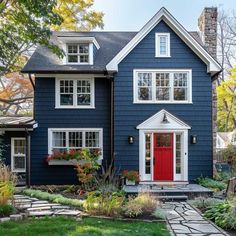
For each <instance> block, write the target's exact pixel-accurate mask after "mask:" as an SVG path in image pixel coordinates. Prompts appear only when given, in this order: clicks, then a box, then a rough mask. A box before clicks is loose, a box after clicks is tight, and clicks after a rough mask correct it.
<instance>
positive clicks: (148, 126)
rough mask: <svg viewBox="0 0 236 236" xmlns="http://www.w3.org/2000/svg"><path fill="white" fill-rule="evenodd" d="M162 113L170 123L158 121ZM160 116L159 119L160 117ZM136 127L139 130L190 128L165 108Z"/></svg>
mask: <svg viewBox="0 0 236 236" xmlns="http://www.w3.org/2000/svg"><path fill="white" fill-rule="evenodd" d="M164 114H166V117H167V119H168V120H170V123H168V124H162V123H161V122H160V121H161V119H162V118H163V116H164ZM160 118H161V119H160ZM136 129H140V130H150V131H152V130H154V131H155V130H166V129H168V130H174V129H175V130H178V129H180V130H188V129H191V127H190V126H189V125H188V124H186V123H185V122H183V121H182V120H180V119H178V118H177V117H175V116H174V115H172V114H171V113H169V112H168V111H166V110H165V109H162V110H160V111H159V112H157V113H156V114H154V115H153V116H151V117H150V118H148V119H147V120H145V121H144V122H142V123H141V124H139V125H138V126H137V127H136Z"/></svg>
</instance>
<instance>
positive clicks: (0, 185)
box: [0, 164, 16, 205]
mask: <svg viewBox="0 0 236 236" xmlns="http://www.w3.org/2000/svg"><path fill="white" fill-rule="evenodd" d="M15 184H16V175H15V174H14V173H12V172H11V170H10V168H9V167H7V166H6V165H4V164H0V204H1V205H4V204H7V202H8V200H10V199H11V198H12V196H13V194H14V189H15Z"/></svg>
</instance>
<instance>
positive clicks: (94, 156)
mask: <svg viewBox="0 0 236 236" xmlns="http://www.w3.org/2000/svg"><path fill="white" fill-rule="evenodd" d="M100 155H101V151H100V149H86V148H83V149H76V150H75V149H72V150H70V151H69V152H64V153H62V152H53V153H52V154H49V155H48V156H47V162H49V161H52V160H66V161H69V160H76V161H79V160H86V161H94V162H96V161H97V160H98V158H99V156H100Z"/></svg>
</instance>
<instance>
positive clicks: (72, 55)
mask: <svg viewBox="0 0 236 236" xmlns="http://www.w3.org/2000/svg"><path fill="white" fill-rule="evenodd" d="M66 47H67V63H72V64H74V63H75V64H89V61H90V59H89V55H90V53H89V50H90V46H89V43H80V44H67V45H66Z"/></svg>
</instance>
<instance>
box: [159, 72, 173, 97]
mask: <svg viewBox="0 0 236 236" xmlns="http://www.w3.org/2000/svg"><path fill="white" fill-rule="evenodd" d="M156 99H157V101H168V100H170V74H169V73H157V74H156Z"/></svg>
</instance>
